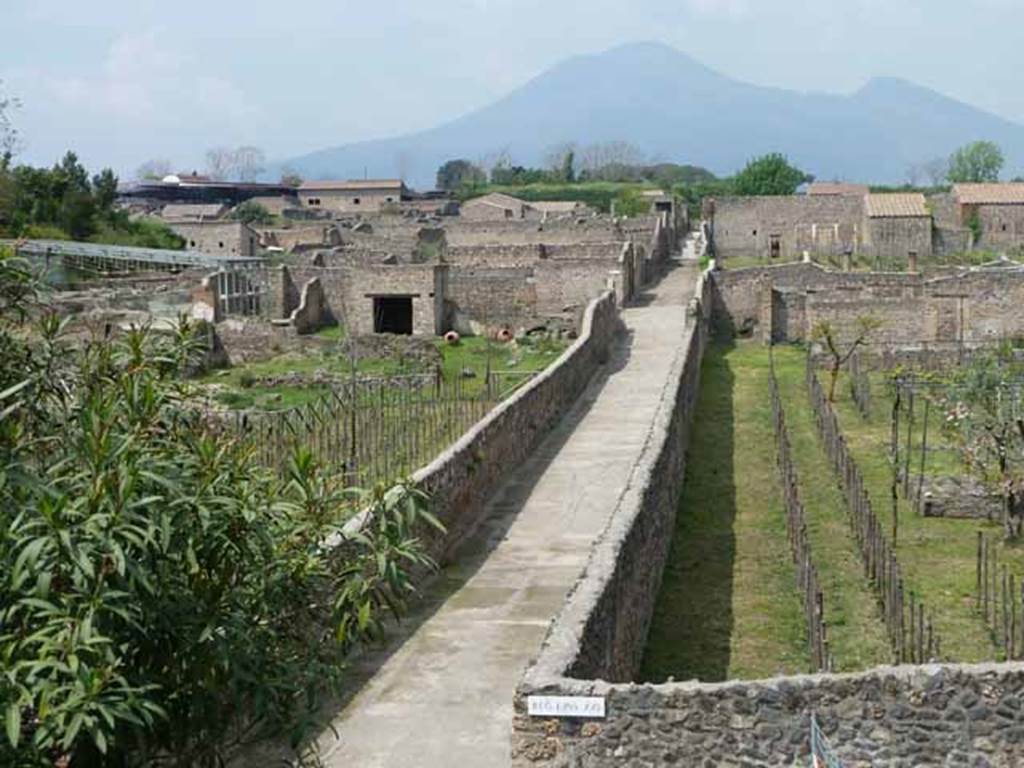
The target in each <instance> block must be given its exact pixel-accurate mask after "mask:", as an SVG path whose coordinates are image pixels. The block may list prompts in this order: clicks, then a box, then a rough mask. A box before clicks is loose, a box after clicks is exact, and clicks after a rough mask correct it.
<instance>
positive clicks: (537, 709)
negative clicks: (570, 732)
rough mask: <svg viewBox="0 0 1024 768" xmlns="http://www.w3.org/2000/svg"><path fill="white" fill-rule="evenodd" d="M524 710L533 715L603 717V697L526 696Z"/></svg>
mask: <svg viewBox="0 0 1024 768" xmlns="http://www.w3.org/2000/svg"><path fill="white" fill-rule="evenodd" d="M526 712H527V714H530V715H533V716H535V717H604V697H603V696H527V697H526Z"/></svg>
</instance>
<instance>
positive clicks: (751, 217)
mask: <svg viewBox="0 0 1024 768" xmlns="http://www.w3.org/2000/svg"><path fill="white" fill-rule="evenodd" d="M863 208H864V202H863V200H862V199H860V198H858V197H842V196H839V195H810V196H809V195H791V196H778V197H723V198H718V199H716V200H715V201H714V220H713V225H712V236H713V242H714V252H715V256H716V258H718V259H722V260H728V259H729V258H731V257H739V256H755V257H759V258H771V256H772V249H771V243H772V240H773V239H777V240H778V243H779V246H778V254H777V258H779V259H780V260H792V259H796V258H799V257H800V255H801V254H802V253H803V252H804V251H808V252H810V253H812V254H822V255H835V256H838V255H840V254H842V253H843V251H844V250H845V249H847V248H849V249H853V250H858V249H859V247H860V245H861V242H862V233H861V229H862V227H863V224H862V217H863Z"/></svg>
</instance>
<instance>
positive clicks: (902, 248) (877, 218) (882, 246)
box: [862, 192, 932, 257]
mask: <svg viewBox="0 0 1024 768" xmlns="http://www.w3.org/2000/svg"><path fill="white" fill-rule="evenodd" d="M863 233H864V238H863V243H862V245H863V249H864V250H865V251H868V252H870V253H873V254H875V255H879V256H886V255H888V256H897V257H903V256H909V255H910V254H911V253H913V254H915V255H916V256H930V255H931V253H932V214H931V211H929V210H928V203H927V202H926V201H925V199H924V195H922V194H921V193H920V192H914V193H895V194H869V195H867V196H866V197H865V198H864V229H863Z"/></svg>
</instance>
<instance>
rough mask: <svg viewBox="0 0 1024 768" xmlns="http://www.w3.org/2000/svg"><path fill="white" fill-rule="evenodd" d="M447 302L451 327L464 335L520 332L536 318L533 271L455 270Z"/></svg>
mask: <svg viewBox="0 0 1024 768" xmlns="http://www.w3.org/2000/svg"><path fill="white" fill-rule="evenodd" d="M595 295H596V294H595ZM446 298H447V300H448V303H449V305H450V308H451V310H452V313H453V316H451V317H450V318H449V319H450V320H451V322H452V327H453V328H455V330H457V331H458V332H459V333H463V334H474V335H475V334H479V333H481V332H483V330H484V328H485V327H486V326H490V327H496V326H508V327H512V328H517V327H519V326H520V325H522V324H523V323H527V322H530V321H532V320H533V319H535V318H536V317H537V286H536V279H535V278H534V270H533V268H531V267H517V266H508V267H506V266H500V267H492V266H482V267H477V266H461V265H459V266H452V267H450V268H449V279H448V293H447V296H446Z"/></svg>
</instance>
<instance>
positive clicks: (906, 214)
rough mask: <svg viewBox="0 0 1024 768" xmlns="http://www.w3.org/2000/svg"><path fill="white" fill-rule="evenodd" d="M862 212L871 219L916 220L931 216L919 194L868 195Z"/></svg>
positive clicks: (922, 197) (922, 196)
mask: <svg viewBox="0 0 1024 768" xmlns="http://www.w3.org/2000/svg"><path fill="white" fill-rule="evenodd" d="M864 210H865V212H866V213H867V215H868V218H871V219H881V218H917V217H919V216H930V215H931V214H930V213H929V211H928V205H927V203H926V202H925V199H924V195H922V194H921V193H920V192H907V193H904V192H896V193H888V194H869V195H867V196H866V197H865V198H864Z"/></svg>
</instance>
